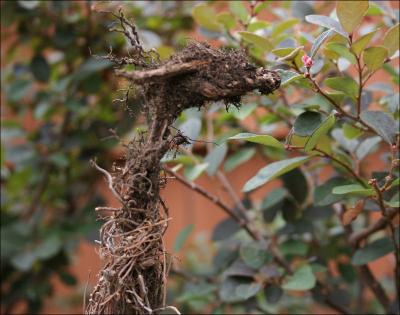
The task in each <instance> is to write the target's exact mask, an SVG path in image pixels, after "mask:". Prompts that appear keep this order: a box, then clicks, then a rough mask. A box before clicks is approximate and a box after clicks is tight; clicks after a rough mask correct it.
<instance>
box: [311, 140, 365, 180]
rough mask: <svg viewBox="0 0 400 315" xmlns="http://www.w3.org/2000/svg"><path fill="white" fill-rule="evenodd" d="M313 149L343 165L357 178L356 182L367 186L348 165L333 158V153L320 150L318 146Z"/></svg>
mask: <svg viewBox="0 0 400 315" xmlns="http://www.w3.org/2000/svg"><path fill="white" fill-rule="evenodd" d="M314 150H315V151H317V152H319V153H321V154H322V155H323V156H324V157H326V158H329V159H331V160H332V161H334V162H336V163H337V164H339V165H340V166H342V167H344V168H345V169H346V170H347V171H348V172H349V173H350V174H351V175H352V176H353V177H354V179H355V180H357V182H359V183H360V184H361V185H362V186H363V187H367V185H366V184H365V183H364V181H363V179H362V178H361V177H360V176H358V175H357V174H356V172H354V170H353V169H352V168H351V167H350V166H348V165H347V164H346V163H343V162H342V161H340V160H339V159H337V158H335V157H334V156H333V155H331V154H329V153H327V152H325V151H322V150H320V149H318V148H314Z"/></svg>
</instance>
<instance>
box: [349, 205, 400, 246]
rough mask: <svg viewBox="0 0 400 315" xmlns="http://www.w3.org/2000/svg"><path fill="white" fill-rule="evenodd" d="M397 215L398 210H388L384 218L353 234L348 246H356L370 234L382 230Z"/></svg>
mask: <svg viewBox="0 0 400 315" xmlns="http://www.w3.org/2000/svg"><path fill="white" fill-rule="evenodd" d="M398 213H399V209H388V210H387V215H386V216H384V217H381V218H380V219H379V220H378V221H376V222H375V223H374V224H372V225H370V226H368V227H366V228H364V229H362V230H360V231H357V232H353V233H352V234H351V235H350V236H349V242H350V244H351V245H352V246H358V245H359V244H360V242H361V241H362V240H364V239H366V238H367V237H369V236H370V235H371V234H373V233H375V232H377V231H379V230H382V229H384V228H385V227H386V226H387V225H388V224H389V223H390V222H391V220H393V218H394V217H395V216H396V214H398Z"/></svg>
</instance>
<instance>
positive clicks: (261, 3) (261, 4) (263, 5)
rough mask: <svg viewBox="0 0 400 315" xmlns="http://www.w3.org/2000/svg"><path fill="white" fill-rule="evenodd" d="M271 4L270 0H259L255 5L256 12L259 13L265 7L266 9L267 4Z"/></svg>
mask: <svg viewBox="0 0 400 315" xmlns="http://www.w3.org/2000/svg"><path fill="white" fill-rule="evenodd" d="M269 5H270V2H268V1H263V2H259V3H258V4H257V5H256V6H255V7H254V13H255V14H258V13H260V12H261V11H262V10H263V9H265V8H266V7H267V6H269Z"/></svg>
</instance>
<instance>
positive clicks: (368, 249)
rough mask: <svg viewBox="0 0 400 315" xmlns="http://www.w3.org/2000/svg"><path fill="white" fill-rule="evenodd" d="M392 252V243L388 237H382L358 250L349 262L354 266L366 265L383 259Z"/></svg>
mask: <svg viewBox="0 0 400 315" xmlns="http://www.w3.org/2000/svg"><path fill="white" fill-rule="evenodd" d="M393 250H394V246H393V243H392V241H391V240H390V239H389V238H388V237H384V238H381V239H378V240H376V241H373V242H372V243H369V244H367V245H366V246H364V247H363V248H360V249H358V250H357V251H356V252H355V253H354V256H353V258H352V259H351V262H352V264H353V265H355V266H361V265H365V264H368V263H369V262H371V261H374V260H376V259H378V258H380V257H383V256H385V255H387V254H389V253H390V252H392V251H393Z"/></svg>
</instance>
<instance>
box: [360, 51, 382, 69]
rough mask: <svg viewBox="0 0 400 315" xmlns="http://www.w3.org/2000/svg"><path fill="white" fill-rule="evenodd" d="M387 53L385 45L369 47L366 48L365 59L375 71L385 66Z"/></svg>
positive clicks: (369, 67) (368, 66) (367, 64)
mask: <svg viewBox="0 0 400 315" xmlns="http://www.w3.org/2000/svg"><path fill="white" fill-rule="evenodd" d="M387 55H388V51H387V49H386V48H385V47H382V46H376V47H369V48H367V49H365V50H364V53H363V60H364V63H365V65H366V66H367V68H368V70H369V71H375V70H378V69H379V68H380V67H382V66H383V63H384V62H385V60H386V57H387Z"/></svg>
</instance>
